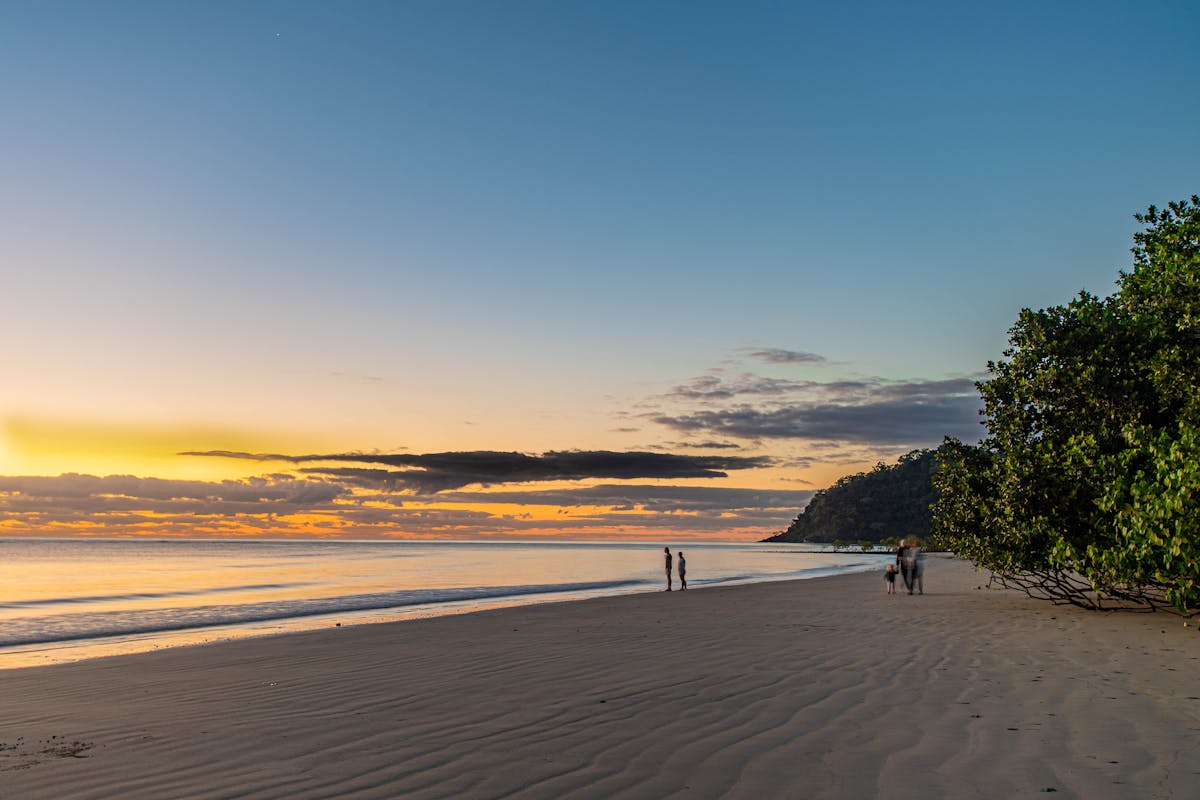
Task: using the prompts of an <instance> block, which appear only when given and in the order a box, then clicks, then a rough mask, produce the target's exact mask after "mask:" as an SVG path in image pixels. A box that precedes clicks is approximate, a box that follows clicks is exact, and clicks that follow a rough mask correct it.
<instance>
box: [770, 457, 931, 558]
mask: <svg viewBox="0 0 1200 800" xmlns="http://www.w3.org/2000/svg"><path fill="white" fill-rule="evenodd" d="M934 459H935V453H934V451H933V450H913V451H912V452H910V453H906V454H905V455H903V456H901V457H900V459H899V460H898V461H897V462H896V463H895V464H891V465H889V464H883V463H879V464H876V465H875V468H874V469H873V470H871V471H870V472H860V473H858V474H857V475H848V476H846V477H844V478H840V479H839V480H838V481H837V483H835V484H834V485H833V486H831V487H829V488H828V489H822V490H821V491H819V492H817V493H816V494H815V495H813V498H812V500H810V501H809V503H808V506H807V507H806V508H805V509H804V510H803V511H801V512H800V514H798V515H797V516H796V518H795V520H793V521H792V524H791V525H790V526H788V529H787V530H786V531H784V532H783V533H780V534H778V535H776V536H773V537H771V538H769V539H767V541H772V542H833V541H835V540H844V541H859V542H861V541H868V542H880V541H883V540H884V539H888V538H891V539H894V538H895V537H897V536H899V537H906V536H917V537H920V538H922V539H927V538H929V536H930V531H931V530H932V513H931V511H930V506H931V505H932V503H933V500H934V489H933V478H932V476H933V471H934Z"/></svg>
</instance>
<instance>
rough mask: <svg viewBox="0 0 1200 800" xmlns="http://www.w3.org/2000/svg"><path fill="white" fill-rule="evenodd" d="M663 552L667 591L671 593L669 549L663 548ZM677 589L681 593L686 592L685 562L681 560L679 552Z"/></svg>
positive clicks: (681, 556) (681, 553) (681, 552)
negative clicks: (665, 557) (665, 558)
mask: <svg viewBox="0 0 1200 800" xmlns="http://www.w3.org/2000/svg"><path fill="white" fill-rule="evenodd" d="M663 552H664V553H666V555H667V591H668V592H669V591H671V548H669V547H664V548H663ZM679 588H680V589H681V590H682V591H685V592H686V591H687V562H686V561H684V560H683V551H682V550H680V551H679Z"/></svg>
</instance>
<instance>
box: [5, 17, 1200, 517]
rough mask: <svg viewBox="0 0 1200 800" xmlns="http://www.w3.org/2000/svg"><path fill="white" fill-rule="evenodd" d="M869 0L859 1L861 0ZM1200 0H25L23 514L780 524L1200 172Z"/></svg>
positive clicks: (12, 419)
mask: <svg viewBox="0 0 1200 800" xmlns="http://www.w3.org/2000/svg"><path fill="white" fill-rule="evenodd" d="M835 5H837V6H838V7H836V8H835V7H832V6H835ZM1198 41H1200V6H1197V5H1196V4H1195V3H1194V2H1159V3H1154V4H1150V5H1146V4H1132V3H1128V2H1121V3H1102V2H1055V3H1045V2H1037V3H1019V2H1018V3H997V4H986V5H984V4H965V3H961V2H945V3H929V2H913V3H903V4H900V3H893V2H887V3H882V2H881V3H873V2H859V3H852V4H850V3H848V4H841V5H838V4H829V3H807V2H793V3H780V2H738V3H707V2H649V3H648V2H628V3H625V2H622V3H615V2H602V3H601V2H597V3H583V2H483V1H480V2H454V1H453V0H447V1H446V2H432V1H422V2H386V3H384V2H378V3H372V2H356V3H352V4H335V3H304V2H236V3H235V2H204V3H191V4H184V3H157V2H138V3H133V2H126V3H121V2H116V3H103V4H99V3H66V2H37V3H34V2H7V3H3V4H0V98H2V102H0V186H2V187H3V188H2V189H0V243H2V246H0V269H2V270H3V277H4V281H3V286H4V295H5V301H6V302H5V303H4V312H3V314H2V315H0V334H2V335H3V342H4V347H3V348H2V349H0V386H2V387H3V392H0V533H9V534H42V535H45V534H60V533H61V534H89V535H129V534H153V535H247V534H250V535H287V536H301V535H330V536H487V535H505V536H524V537H530V536H539V535H574V536H582V537H587V538H605V537H613V536H646V537H655V538H663V537H674V538H686V537H726V538H737V539H746V538H760V537H761V536H763V535H766V534H769V533H771V532H773V531H776V530H779V529H781V528H783V527H785V526H786V525H787V523H788V521H789V520H790V519H791V518H792V517H793V516H794V515H795V513H796V512H797V511H798V510H799V508H801V507H802V506H803V504H804V503H805V502H807V500H808V498H809V497H810V496H811V493H812V491H813V490H815V489H818V488H822V487H824V486H827V485H829V484H830V483H831V482H832V481H834V480H836V479H837V478H838V477H839V476H841V475H845V474H849V473H853V472H857V471H859V470H862V469H866V468H869V467H870V466H871V465H873V464H874V463H875V462H876V461H878V460H887V461H890V460H891V459H893V458H894V457H895V456H897V455H899V454H901V453H904V452H906V451H908V450H910V449H913V448H916V447H931V446H936V445H937V444H938V443H939V442H940V440H941V438H942V436H943V435H945V434H950V435H956V436H960V437H962V438H968V439H972V438H975V437H977V436H978V435H979V432H980V430H981V429H980V427H979V424H978V417H977V410H978V406H979V403H978V399H977V395H976V394H975V391H974V388H973V382H974V381H975V380H977V379H978V378H979V377H981V374H982V373H983V371H984V369H985V366H986V363H987V361H988V360H989V359H994V358H998V357H999V356H1000V354H1001V351H1002V350H1003V349H1004V346H1005V341H1006V331H1007V329H1008V327H1009V326H1010V325H1011V324H1012V322H1013V321H1014V320H1015V319H1016V316H1017V313H1018V311H1019V310H1020V308H1022V307H1035V308H1037V307H1044V306H1047V305H1052V304H1057V303H1063V302H1066V301H1067V300H1069V299H1070V298H1071V296H1072V295H1074V294H1075V293H1076V292H1078V291H1079V290H1081V289H1087V290H1089V291H1091V292H1093V293H1096V294H1100V295H1105V294H1108V293H1110V292H1111V291H1112V289H1113V284H1114V281H1115V279H1116V277H1117V272H1118V270H1119V269H1121V268H1124V267H1128V266H1129V264H1130V256H1129V253H1128V249H1129V246H1130V244H1131V237H1132V234H1133V232H1134V231H1135V230H1136V229H1137V225H1136V223H1135V222H1134V220H1133V219H1132V214H1133V213H1134V212H1135V211H1139V210H1143V209H1144V208H1145V207H1146V206H1147V205H1149V204H1150V203H1156V204H1160V205H1161V204H1164V203H1166V202H1167V201H1169V200H1174V199H1181V198H1183V197H1186V196H1190V195H1191V194H1193V193H1195V192H1197V191H1200V148H1197V147H1196V141H1197V136H1198V131H1200V84H1198V83H1197V77H1196V76H1197V75H1198V74H1200V47H1197V42H1198Z"/></svg>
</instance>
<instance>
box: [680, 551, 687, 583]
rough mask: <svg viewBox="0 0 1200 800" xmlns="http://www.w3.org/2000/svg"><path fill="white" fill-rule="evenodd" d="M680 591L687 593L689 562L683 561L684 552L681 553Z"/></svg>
mask: <svg viewBox="0 0 1200 800" xmlns="http://www.w3.org/2000/svg"><path fill="white" fill-rule="evenodd" d="M679 589H680V591H684V592H686V591H687V562H686V561H684V560H683V551H682V550H680V551H679Z"/></svg>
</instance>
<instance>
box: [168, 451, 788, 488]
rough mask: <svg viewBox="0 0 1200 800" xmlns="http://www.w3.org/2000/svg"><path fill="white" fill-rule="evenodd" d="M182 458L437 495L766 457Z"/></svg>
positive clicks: (680, 471)
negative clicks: (325, 465)
mask: <svg viewBox="0 0 1200 800" xmlns="http://www.w3.org/2000/svg"><path fill="white" fill-rule="evenodd" d="M181 455H187V456H209V457H222V458H240V459H250V460H253V461H285V462H289V463H294V464H295V463H311V462H318V461H326V462H340V463H343V464H345V463H357V464H383V465H386V466H390V467H397V468H399V469H397V470H378V469H372V470H362V469H355V468H346V467H339V468H332V469H317V468H313V469H308V470H305V471H306V472H308V473H310V474H321V475H326V476H330V477H339V478H343V479H351V480H354V481H356V482H360V483H361V482H369V483H375V484H376V485H378V484H380V483H383V484H387V485H390V486H391V487H392V488H396V489H408V490H413V491H418V492H438V491H445V490H448V489H458V488H462V487H464V486H470V485H472V484H479V485H482V486H490V485H495V484H501V483H529V482H536V481H570V480H587V479H617V480H639V479H641V480H644V479H648V478H656V479H680V478H724V477H727V471H728V470H742V469H755V468H760V467H766V466H769V465H770V464H771V460H770V459H769V458H766V457H762V456H756V457H742V456H717V455H675V454H669V453H646V452H612V451H607V450H567V451H559V452H549V453H543V454H542V455H528V454H525V453H507V452H498V451H491V450H481V451H471V452H450V453H425V454H408V453H329V454H312V455H303V456H288V455H276V454H265V453H239V452H233V451H228V450H206V451H192V452H187V453H182V454H181Z"/></svg>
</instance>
